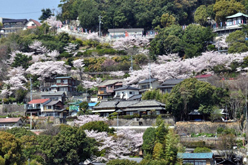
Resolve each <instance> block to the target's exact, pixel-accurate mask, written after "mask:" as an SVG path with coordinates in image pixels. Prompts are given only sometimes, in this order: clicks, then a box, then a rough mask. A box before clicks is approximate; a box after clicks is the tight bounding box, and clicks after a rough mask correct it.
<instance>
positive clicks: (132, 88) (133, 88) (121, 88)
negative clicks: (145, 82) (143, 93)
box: [114, 86, 140, 91]
mask: <svg viewBox="0 0 248 165" xmlns="http://www.w3.org/2000/svg"><path fill="white" fill-rule="evenodd" d="M121 90H140V89H139V88H135V87H131V86H124V87H120V88H116V89H114V91H121Z"/></svg>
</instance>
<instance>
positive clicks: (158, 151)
mask: <svg viewBox="0 0 248 165" xmlns="http://www.w3.org/2000/svg"><path fill="white" fill-rule="evenodd" d="M152 157H153V159H155V160H161V159H164V157H165V155H164V146H163V144H161V143H156V144H155V146H154V149H153V155H152Z"/></svg>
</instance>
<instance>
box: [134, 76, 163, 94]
mask: <svg viewBox="0 0 248 165" xmlns="http://www.w3.org/2000/svg"><path fill="white" fill-rule="evenodd" d="M138 85H139V88H140V92H145V91H147V90H150V89H157V88H158V87H159V85H160V83H159V81H158V79H155V78H151V79H145V80H143V81H140V82H139V83H138Z"/></svg>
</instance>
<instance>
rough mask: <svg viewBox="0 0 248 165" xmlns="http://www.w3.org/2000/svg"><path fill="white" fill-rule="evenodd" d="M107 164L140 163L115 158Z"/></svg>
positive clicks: (134, 164)
mask: <svg viewBox="0 0 248 165" xmlns="http://www.w3.org/2000/svg"><path fill="white" fill-rule="evenodd" d="M107 165H138V163H137V162H135V161H132V160H127V159H114V160H110V161H109V162H108V163H107Z"/></svg>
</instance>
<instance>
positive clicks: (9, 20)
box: [3, 18, 28, 23]
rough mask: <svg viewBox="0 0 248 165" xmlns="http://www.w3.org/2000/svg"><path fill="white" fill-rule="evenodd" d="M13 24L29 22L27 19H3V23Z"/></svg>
mask: <svg viewBox="0 0 248 165" xmlns="http://www.w3.org/2000/svg"><path fill="white" fill-rule="evenodd" d="M12 22H28V20H27V19H5V18H3V23H12Z"/></svg>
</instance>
